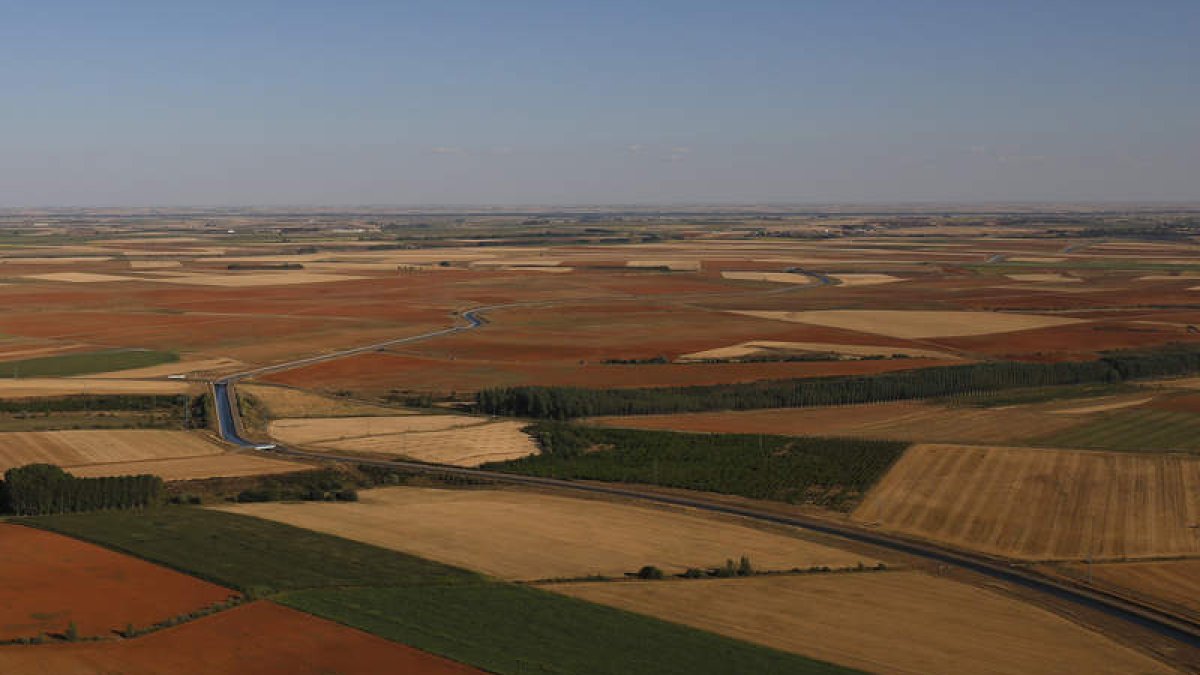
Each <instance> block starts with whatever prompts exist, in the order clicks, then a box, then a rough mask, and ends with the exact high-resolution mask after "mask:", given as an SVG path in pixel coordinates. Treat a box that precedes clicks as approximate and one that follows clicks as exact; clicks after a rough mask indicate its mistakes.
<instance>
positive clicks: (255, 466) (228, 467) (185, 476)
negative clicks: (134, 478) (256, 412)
mask: <svg viewBox="0 0 1200 675" xmlns="http://www.w3.org/2000/svg"><path fill="white" fill-rule="evenodd" d="M311 468H313V467H311V466H309V465H307V464H299V463H297V462H287V461H284V460H281V459H271V458H268V457H259V456H257V455H245V454H237V453H224V454H220V455H204V456H199V457H176V458H170V459H148V460H142V461H137V462H112V463H107V464H89V465H86V466H72V467H67V471H69V472H71V474H73V475H75V476H79V477H80V478H97V477H100V476H128V475H137V474H145V473H148V474H152V475H155V476H158V477H159V478H162V479H163V480H166V481H172V480H197V479H202V478H237V477H241V476H265V475H272V474H279V473H292V472H294V471H306V470H308V469H311Z"/></svg>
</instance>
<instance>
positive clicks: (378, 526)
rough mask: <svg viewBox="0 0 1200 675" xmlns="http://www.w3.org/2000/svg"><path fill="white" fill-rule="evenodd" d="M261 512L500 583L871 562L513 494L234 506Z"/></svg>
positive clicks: (784, 538) (753, 534)
mask: <svg viewBox="0 0 1200 675" xmlns="http://www.w3.org/2000/svg"><path fill="white" fill-rule="evenodd" d="M219 508H221V510H227V511H231V512H233V513H242V514H246V515H251V516H258V517H260V518H267V519H269V520H275V521H279V522H282V523H287V524H289V525H295V526H297V527H303V528H307V529H311V530H316V531H318V532H326V533H329V534H334V535H337V536H339V537H345V538H347V539H353V540H355V541H362V542H366V543H368V544H373V545H375V546H382V547H384V548H389V549H393V550H396V551H404V552H406V553H412V554H415V555H419V556H421V557H424V558H430V559H433V560H437V561H440V562H444V563H448V564H451V565H457V566H460V567H466V568H469V569H473V570H477V571H479V572H482V573H484V574H489V575H492V576H496V577H501V578H505V579H521V580H528V579H553V578H578V577H582V576H586V575H590V574H602V575H606V576H621V575H623V574H624V573H625V572H634V571H637V570H638V569H640V568H641V567H642V566H643V565H656V566H658V567H660V568H662V569H663V570H665V571H667V572H682V571H684V570H686V569H687V568H689V567H716V566H720V565H722V564H724V562H725V560H727V559H729V558H733V559H735V560H736V559H738V558H739V557H740V556H742V555H746V556H749V557H750V559H751V561H752V562H753V563H754V564H755V565H756V566H757V567H758V568H760V569H764V570H779V569H791V568H793V567H803V568H806V569H807V568H808V567H810V566H812V565H829V566H831V567H846V566H852V565H857V564H858V563H859V562H863V563H865V564H875V561H874V560H871V559H869V558H866V559H864V558H863V557H862V556H860V555H858V554H855V553H851V552H848V551H841V550H838V549H834V548H830V547H827V546H823V545H820V544H815V543H812V542H808V541H805V540H802V539H799V538H796V537H792V536H789V535H787V534H783V533H776V532H773V531H765V530H762V529H758V528H755V527H749V526H747V525H745V524H742V522H740V521H738V520H736V519H733V518H727V517H720V516H713V515H709V514H704V513H701V512H697V511H692V510H687V509H679V508H669V509H668V508H656V507H648V506H635V505H631V504H624V503H614V502H607V501H598V500H591V499H572V498H569V497H560V496H556V495H547V494H541V493H536V492H524V491H517V490H483V489H472V490H439V489H430V488H410V487H397V488H381V489H375V490H369V491H364V492H360V493H359V501H358V502H357V503H306V504H282V503H273V504H272V503H262V504H239V505H236V506H223V507H219Z"/></svg>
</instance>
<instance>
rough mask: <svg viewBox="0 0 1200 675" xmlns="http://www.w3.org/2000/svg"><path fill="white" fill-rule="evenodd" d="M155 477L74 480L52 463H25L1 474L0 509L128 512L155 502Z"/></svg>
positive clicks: (39, 512) (158, 487) (16, 511)
mask: <svg viewBox="0 0 1200 675" xmlns="http://www.w3.org/2000/svg"><path fill="white" fill-rule="evenodd" d="M162 488H163V482H162V479H161V478H159V477H158V476H151V475H141V476H106V477H103V478H76V477H75V476H72V475H71V474H69V473H67V472H66V471H63V470H62V469H60V468H59V467H57V466H54V465H52V464H29V465H26V466H21V467H16V468H12V469H9V470H8V471H6V472H4V481H3V482H2V483H0V510H3V512H4V513H11V514H14V515H19V516H38V515H46V514H52V513H71V512H75V511H98V510H107V509H132V508H142V507H146V506H153V505H155V504H157V503H158V502H159V499H160V496H161V494H162Z"/></svg>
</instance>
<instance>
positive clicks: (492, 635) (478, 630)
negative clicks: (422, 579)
mask: <svg viewBox="0 0 1200 675" xmlns="http://www.w3.org/2000/svg"><path fill="white" fill-rule="evenodd" d="M281 602H283V604H286V605H290V606H292V607H295V608H297V609H301V610H304V611H307V612H311V613H313V614H317V615H319V616H324V617H327V618H330V619H333V620H334V621H338V622H340V623H344V624H347V625H350V626H354V627H356V628H361V629H363V630H366V631H369V632H371V633H375V634H376V635H381V636H383V637H386V638H389V639H392V640H396V641H398V642H403V643H404V644H408V645H412V646H414V647H417V648H420V649H424V650H426V651H431V652H434V653H437V654H442V655H444V656H448V657H450V658H452V659H455V660H458V661H462V662H465V663H470V664H473V665H476V666H479V667H481V668H485V669H487V670H490V671H493V672H498V673H562V674H563V675H567V674H572V673H603V674H605V675H624V674H626V673H647V674H649V673H689V674H695V675H705V674H708V673H711V674H712V675H718V674H722V673H732V672H738V673H764V674H765V673H797V674H803V673H814V674H817V673H821V674H824V673H847V672H856V671H852V670H849V669H845V668H841V667H839V666H834V665H830V664H825V663H821V662H818V661H813V660H810V659H805V658H802V657H799V656H795V655H792V654H787V653H784V652H778V651H774V650H771V649H767V648H762V647H756V646H753V645H749V644H747V643H744V642H739V641H737V640H732V639H729V638H725V637H721V636H718V635H713V634H711V633H705V632H703V631H699V630H695V629H691V628H687V627H684V626H680V625H677V624H673V623H668V622H665V621H660V620H658V619H652V618H649V617H645V616H641V615H637V614H632V613H629V612H625V611H621V610H617V609H612V608H608V607H602V606H599V605H593V604H591V603H588V602H583V601H579V600H575V599H572V598H567V597H563V596H558V595H555V594H552V593H549V592H546V591H541V590H537V589H534V588H529V587H524V586H517V585H513V584H500V583H492V584H487V585H482V586H479V585H476V586H443V587H434V588H430V587H423V588H422V587H408V588H403V587H401V588H358V589H348V590H336V591H327V590H315V591H300V592H297V593H288V594H286V595H284V596H283V597H282V598H281ZM397 607H403V608H404V611H403V612H396V611H394V610H395V608H397Z"/></svg>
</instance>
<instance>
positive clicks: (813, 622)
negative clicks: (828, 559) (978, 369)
mask: <svg viewBox="0 0 1200 675" xmlns="http://www.w3.org/2000/svg"><path fill="white" fill-rule="evenodd" d="M548 588H550V589H552V590H555V591H557V592H559V593H565V594H567V595H570V596H572V597H577V598H582V599H584V600H589V601H592V602H598V603H601V604H606V605H611V606H614V607H619V608H621V609H625V610H629V611H633V612H638V613H641V614H648V615H650V616H654V617H658V618H660V619H664V620H667V621H676V622H679V623H682V624H685V625H689V626H694V627H696V628H700V629H703V630H709V631H713V632H715V633H720V634H723V635H728V636H730V637H734V638H738V639H741V640H746V641H748V642H755V643H758V644H762V645H765V646H769V647H773V648H775V649H781V650H785V651H790V652H793V653H797V654H803V655H805V656H810V657H813V658H819V659H822V660H826V661H830V662H832V663H837V664H841V665H846V666H850V667H854V668H861V669H863V670H866V671H869V672H874V673H896V674H904V675H935V674H944V675H959V673H995V674H1001V673H1007V674H1012V675H1026V674H1029V673H1046V674H1049V673H1061V674H1062V675H1071V674H1074V673H1084V672H1086V673H1111V674H1112V675H1117V674H1124V673H1171V672H1175V671H1173V670H1172V669H1170V668H1167V667H1166V666H1164V665H1162V664H1160V663H1158V662H1156V661H1154V660H1153V659H1151V658H1149V657H1147V656H1143V655H1142V654H1139V653H1137V652H1135V651H1133V650H1131V649H1129V648H1128V647H1125V646H1122V645H1119V644H1117V643H1116V642H1114V641H1112V640H1110V639H1108V638H1105V637H1103V636H1100V635H1098V634H1096V633H1093V632H1091V631H1089V630H1087V629H1085V628H1082V627H1080V626H1078V625H1076V624H1074V623H1072V622H1070V621H1068V620H1066V619H1063V618H1061V617H1059V616H1057V615H1054V614H1051V613H1050V612H1047V611H1045V610H1042V609H1039V608H1036V607H1034V606H1032V605H1029V604H1026V603H1023V602H1020V601H1018V600H1014V599H1010V598H1007V597H1005V596H1002V595H999V594H997V593H994V592H992V591H987V590H983V589H980V588H977V587H973V586H969V585H967V584H962V583H958V582H955V581H950V580H946V579H940V578H937V577H933V576H930V575H927V574H924V573H920V572H864V573H851V574H835V575H815V574H814V575H802V576H791V577H759V578H750V579H718V580H698V581H664V582H653V583H616V582H607V583H569V584H553V585H550V586H548Z"/></svg>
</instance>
